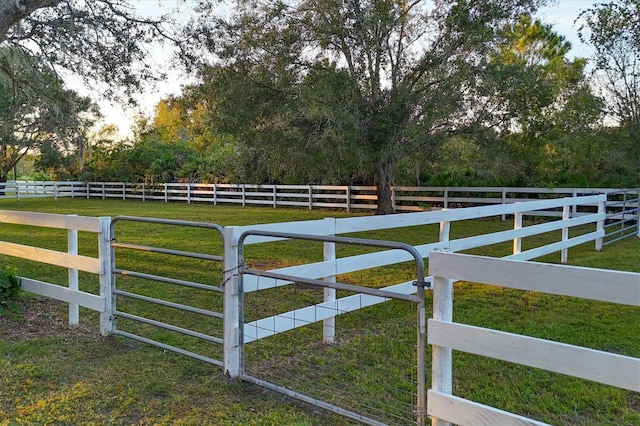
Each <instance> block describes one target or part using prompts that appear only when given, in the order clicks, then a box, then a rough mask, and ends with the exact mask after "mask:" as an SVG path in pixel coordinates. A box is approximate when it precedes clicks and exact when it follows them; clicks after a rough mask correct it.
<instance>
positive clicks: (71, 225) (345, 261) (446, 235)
mask: <svg viewBox="0 0 640 426" xmlns="http://www.w3.org/2000/svg"><path fill="white" fill-rule="evenodd" d="M606 200H607V196H606V195H605V194H600V195H591V196H581V197H569V198H557V199H549V200H538V201H529V202H520V203H510V204H500V205H488V206H482V207H469V208H460V209H445V210H437V211H425V212H418V213H405V214H397V215H391V216H368V217H350V218H342V219H334V218H327V219H323V220H314V221H302V222H288V223H277V224H266V225H251V226H237V227H234V226H230V227H226V228H225V230H224V247H225V248H224V258H225V259H224V260H225V270H226V271H225V277H224V279H225V282H226V283H227V284H226V285H225V292H224V298H225V300H224V339H223V340H224V371H225V372H226V373H227V374H229V375H231V376H232V377H238V375H239V372H240V362H241V360H240V350H239V349H240V347H239V345H240V342H242V341H243V339H241V338H240V336H239V333H240V331H241V330H242V331H243V332H244V336H243V338H244V342H245V343H249V342H251V341H252V340H258V339H261V338H264V337H266V335H257V334H255V333H253V330H257V329H260V327H256V324H257V323H258V322H260V321H263V322H264V321H267V322H270V323H272V324H275V323H278V321H276V320H277V319H278V317H279V316H286V317H291V316H292V315H297V314H300V315H303V314H304V312H303V311H302V310H304V309H306V308H301V309H300V312H289V313H283V314H279V315H275V316H273V317H270V318H261V319H258V320H256V321H253V322H251V323H247V324H240V323H239V317H240V316H239V315H238V312H239V311H240V309H242V307H241V305H240V303H241V299H242V298H241V297H239V293H238V289H239V288H240V282H239V280H240V276H239V275H238V273H237V272H238V249H239V247H238V243H239V239H240V237H241V235H242V234H243V233H244V232H245V231H249V230H259V231H266V232H269V231H271V232H287V233H298V234H307V235H320V236H321V235H326V236H337V235H341V234H347V233H348V234H352V233H358V232H364V231H375V230H383V229H394V228H400V227H410V226H424V225H430V224H431V225H437V226H438V227H439V237H438V239H437V241H433V242H425V243H424V244H421V245H418V246H416V247H415V248H416V250H417V251H418V252H419V253H420V255H421V256H423V257H424V258H428V257H430V256H432V252H434V250H449V251H452V252H456V251H464V250H469V249H472V248H478V247H484V246H490V245H495V244H499V243H504V242H511V243H512V252H511V254H510V255H508V256H507V257H508V258H509V259H511V260H530V259H535V258H538V257H540V256H544V255H547V254H550V253H556V252H560V253H561V255H560V260H561V261H562V262H566V261H567V251H568V250H569V248H571V247H574V246H576V245H579V244H584V243H588V242H595V248H596V249H597V250H599V249H601V248H602V243H603V238H604V236H605V229H604V223H605V219H606V217H607V216H606V213H605V205H606ZM572 211H575V212H581V213H582V214H580V215H576V216H575V217H571V214H570V213H571V212H572ZM545 213H546V214H550V213H554V214H556V215H558V216H559V217H561V219H559V220H558V219H551V220H550V221H545V222H538V221H535V222H534V221H532V222H530V223H529V222H523V221H522V217H523V216H526V215H532V216H542V215H544V214H545ZM496 216H497V217H500V216H502V217H505V216H510V217H511V216H513V218H514V222H513V229H509V230H504V231H498V232H493V233H488V234H482V235H474V236H467V237H465V238H459V239H451V238H450V230H451V227H452V226H458V225H457V223H458V222H460V221H464V220H473V219H480V218H488V217H496ZM0 223H13V224H23V225H32V226H45V227H52V228H61V229H67V230H69V235H71V237H70V238H71V239H73V238H74V237H73V236H72V235H73V231H77V230H80V231H88V232H93V233H96V234H97V235H98V241H99V258H98V259H93V258H89V257H86V256H80V255H77V254H75V253H74V252H73V251H74V249H73V244H70V245H69V247H70V252H69V253H61V252H55V251H51V250H45V249H41V248H35V247H31V246H27V245H23V244H14V243H8V242H0V253H2V254H6V255H11V256H18V257H23V258H26V259H30V260H35V261H39V262H45V263H50V264H54V265H58V266H62V267H66V268H69V269H70V270H73V269H80V270H84V271H88V272H92V273H95V274H98V275H99V276H100V294H99V295H92V294H87V293H83V292H81V291H79V290H78V289H77V288H74V285H73V284H72V286H71V288H69V289H67V288H64V287H62V286H58V285H53V284H50V283H45V282H41V281H36V280H32V279H29V278H22V284H23V289H25V290H27V291H30V292H34V293H37V294H42V295H45V296H48V297H52V298H55V299H59V300H63V301H65V302H68V303H70V304H78V305H81V306H86V307H89V308H90V309H94V310H97V311H99V312H101V332H102V333H109V331H110V318H109V317H110V312H111V305H110V300H111V293H110V292H111V252H110V243H109V223H110V218H86V217H75V216H63V215H47V214H40V213H18V212H10V211H2V212H0ZM577 227H580V232H572V236H571V237H569V229H571V228H577ZM552 231H561V232H560V233H559V234H560V237H559V239H558V240H557V241H555V242H552V243H550V244H546V245H543V246H537V247H531V248H528V249H526V250H523V249H522V247H523V246H522V240H523V239H527V238H529V237H533V236H536V235H540V234H543V233H548V232H552ZM277 240H278V238H272V237H263V236H249V237H248V238H246V239H245V241H244V244H245V245H248V244H258V243H268V242H271V241H277ZM324 253H325V258H324V260H323V261H320V262H314V263H309V264H304V265H299V266H292V267H286V268H279V269H275V270H272V272H276V273H281V274H283V275H289V276H295V277H304V278H309V279H321V278H325V277H335V276H339V275H341V274H347V273H351V272H356V271H360V270H364V269H370V268H376V267H380V266H387V265H393V264H397V263H401V262H407V261H411V260H412V258H411V256H410V255H409V254H407V253H406V252H404V251H400V250H390V251H379V252H374V253H369V254H361V255H356V256H348V257H342V258H337V257H336V256H335V249H334V250H331V249H330V248H329V249H327V247H326V246H325V250H324ZM431 264H433V262H431ZM234 265H235V267H234ZM522 265H532V264H530V263H527V262H523V263H522ZM535 265H536V266H535V267H529V269H526V266H522V268H523V269H521V270H519V271H518V273H517V274H516V275H512V276H514V277H516V276H517V277H519V278H521V277H523V276H526V279H524V280H523V282H537V284H536V285H537V287H536V288H537V291H551V290H550V289H549V288H548V287H545V285H546V284H547V283H548V280H541V279H540V274H539V271H541V270H542V269H538V268H541V267H539V266H538V264H535ZM532 268H536V269H532ZM454 269H455V268H454ZM484 269H486V272H492V269H491V268H488V267H486V266H485V268H484ZM553 271H554V273H555V271H556V270H555V269H553ZM571 271H573V269H571ZM454 272H455V271H454ZM436 275H437V276H439V277H445V278H447V279H449V278H458V276H457V275H456V274H454V273H449V271H448V270H447V271H442V270H438V272H437V274H436ZM507 275H508V274H507ZM582 275H585V274H582ZM582 275H580V277H582ZM586 275H588V274H586ZM70 276H71V275H70ZM597 276H598V277H600V278H602V276H604V275H601V274H600V273H599V274H598V275H597ZM612 277H613V278H614V279H615V280H618V279H622V278H619V277H627V275H626V274H624V273H612V275H611V276H609V278H612ZM630 277H631V278H624V279H625V280H627V281H628V280H633V279H634V278H633V275H631V276H630ZM464 279H473V280H477V277H475V276H473V277H472V278H468V277H467V278H464ZM636 279H637V278H636ZM572 280H574V281H571V283H570V284H567V286H568V288H569V289H570V290H566V291H568V292H569V293H568V294H572V295H573V294H578V295H585V296H587V295H589V294H590V293H588V292H590V291H593V292H595V293H594V294H595V295H597V297H598V298H601V299H600V300H610V299H611V298H612V297H614V298H615V301H619V300H620V297H622V298H623V299H624V298H625V297H626V300H627V301H634V300H635V299H634V297H637V296H638V294H640V293H638V286H637V285H636V287H635V291H636V293H633V289H629V288H628V287H629V285H628V284H621V287H620V288H621V289H620V290H617V288H618V287H617V285H614V286H613V287H611V286H609V284H607V286H603V289H602V291H600V290H598V289H597V288H596V287H597V285H595V284H590V285H589V286H587V287H585V288H589V289H592V290H584V289H583V290H575V288H577V287H578V284H577V283H576V282H575V278H572ZM437 281H438V282H439V284H436V287H438V286H440V287H441V286H442V282H443V279H438V280H437ZM479 281H482V280H479ZM494 281H495V280H494V278H493V276H491V279H489V282H493V283H495V284H499V285H505V286H515V287H517V286H518V284H514V283H512V282H510V283H508V284H503V283H502V282H494ZM627 281H625V282H627ZM288 284H290V282H286V281H283V280H274V279H269V278H265V277H256V276H250V275H249V276H245V277H244V280H243V282H242V288H243V291H244V292H253V291H259V290H263V289H268V288H274V287H277V286H282V285H288ZM636 284H637V283H636ZM527 285H529V284H527ZM531 285H533V284H531ZM526 288H529V287H526ZM382 290H386V291H390V292H395V293H399V294H413V293H414V292H415V291H416V287H415V286H414V285H413V282H399V283H390V285H388V286H387V287H384V288H383V289H382ZM554 291H555V290H554ZM558 291H563V292H564V291H565V290H558ZM576 292H577V293H576ZM562 294H565V293H562ZM607 294H608V295H609V296H605V295H607ZM612 295H614V296H612ZM620 295H622V296H620ZM326 297H327V299H326V300H325V302H327V301H330V302H331V303H332V304H334V306H340V309H341V310H342V311H343V312H348V311H349V309H351V308H349V306H351V304H350V300H349V297H351V296H346V297H343V298H340V299H336V298H335V297H336V296H335V294H333V295H331V294H327V295H326ZM589 297H592V296H589ZM384 301H385V300H384V299H383V298H380V297H375V296H371V297H368V298H367V300H366V301H363V300H362V299H361V300H359V301H358V304H357V306H358V307H359V308H362V307H366V306H371V305H374V304H377V303H382V302H384ZM438 303H439V305H438V306H440V302H438ZM443 303H444V302H443ZM634 303H636V302H635V301H634ZM316 306H320V305H316ZM354 306H355V305H354ZM354 309H355V308H354ZM439 309H440V308H439ZM351 310H353V309H351ZM316 311H317V310H316ZM326 311H327V315H325V316H318V317H316V318H315V320H316V321H331V320H332V319H333V318H334V316H335V310H326ZM443 318H444V319H443ZM434 320H436V321H440V322H445V321H446V316H442V315H440V314H438V315H437V316H434ZM440 322H434V321H432V322H431V324H432V327H433V329H434V331H433V334H434V336H436V337H435V339H434V340H433V341H432V342H433V343H432V344H434V345H438V346H446V345H448V344H449V343H448V342H447V343H446V344H445V343H443V341H441V340H440V339H441V338H442V337H441V336H442V334H447V333H443V332H442V330H444V329H445V327H449V325H447V324H445V325H441V324H440ZM288 323H289V325H286V326H284V325H283V327H281V328H275V329H273V330H272V332H270V333H267V334H268V335H273V334H277V333H280V332H282V331H286V330H289V329H291V324H290V323H291V322H290V321H289V322H288ZM283 324H285V323H284V322H283ZM293 326H295V324H293ZM456 327H457V326H456ZM459 330H462V328H456V329H455V332H456V333H458V332H459ZM252 333H253V334H252ZM460 333H462V332H460ZM482 333H488V335H492V334H491V333H493V332H488V331H483V332H482ZM482 333H480V332H478V334H480V335H483V336H484V334H482ZM469 334H470V336H472V335H474V334H475V331H473V332H469ZM454 335H455V334H454ZM438 336H440V337H438ZM505 338H512V337H511V336H507V337H505ZM519 339H520V338H519ZM480 340H482V339H480ZM513 341H514V342H516V341H517V342H518V343H519V342H520V340H513ZM522 342H526V345H530V344H531V345H533V344H534V343H535V345H537V344H538V343H536V342H537V341H536V340H535V339H530V338H526V339H525V340H522ZM455 344H456V345H458V343H457V342H455ZM544 345H549V343H545V344H544ZM544 345H543V344H541V346H540V347H541V348H542V347H547V346H544ZM449 347H451V346H449ZM548 347H549V348H551V349H552V350H558V351H564V350H566V348H565V347H564V346H562V345H558V346H548ZM478 348H479V349H478V350H479V351H485V349H483V348H484V346H483V345H482V344H481V342H479V343H478ZM536 350H537V352H536V353H540V351H541V350H538V349H536ZM571 351H573V350H571ZM569 353H572V354H573V353H574V352H569ZM579 353H587V352H580V351H579ZM589 354H590V352H589ZM489 355H493V352H491V353H490V354H489ZM623 358H624V357H623ZM623 358H616V357H614V358H608V357H603V356H600V355H594V356H591V355H585V356H584V360H585V362H586V363H587V364H588V367H585V369H586V370H594V371H598V370H599V369H600V367H599V366H598V365H597V364H598V363H600V362H607V363H610V362H611V360H615V361H621V362H623V364H624V366H625V367H624V368H626V370H625V371H627V372H628V371H635V370H629V368H637V366H638V364H637V361H634V360H631V361H629V360H626V358H624V359H623ZM603 360H605V361H603ZM445 361H446V360H445ZM437 362H439V364H438V365H442V362H440V361H437ZM539 364H540V365H544V364H542V363H541V361H540V362H539V361H537V360H536V361H535V362H534V361H532V362H531V365H534V366H537V365H539ZM607 365H608V364H607ZM438 368H440V367H438ZM616 368H617V367H616ZM572 373H573V372H572ZM580 377H582V376H580ZM445 379H446V377H445ZM616 380H617V379H616ZM621 380H622V379H621ZM631 380H632V379H631ZM440 382H441V383H442V380H441V381H440ZM615 383H616V385H617V383H618V382H617V381H616V382H615ZM625 386H626V387H627V388H632V389H636V388H637V385H636V384H635V382H633V381H632V382H631V383H630V384H629V385H625ZM431 395H432V396H431V398H432V399H431V400H430V401H433V407H438V406H439V405H440V406H442V405H443V404H441V403H439V402H438V401H441V402H442V401H445V403H444V405H446V404H450V403H451V404H454V405H455V406H456V407H464V409H462V408H461V410H462V411H461V412H467V411H468V409H467V408H466V407H468V404H467V403H464V402H460V401H458V400H457V399H455V397H453V396H451V395H447V392H446V386H445V387H443V388H436V389H435V390H434V391H432V392H431ZM438 404H439V405H438ZM473 407H475V405H473ZM434 410H437V411H434V414H432V415H434V416H436V417H438V416H443V414H446V413H448V411H441V409H439V408H434ZM473 410H475V408H473ZM474 412H475V411H474ZM492 413H496V412H495V411H492ZM446 415H448V414H446ZM496 415H497V414H496ZM443 418H447V417H443ZM500 418H502V417H500ZM513 418H515V417H511V418H510V419H513ZM450 421H454V422H456V421H457V420H456V419H454V420H450ZM492 423H493V421H492ZM527 424H535V423H527Z"/></svg>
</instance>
